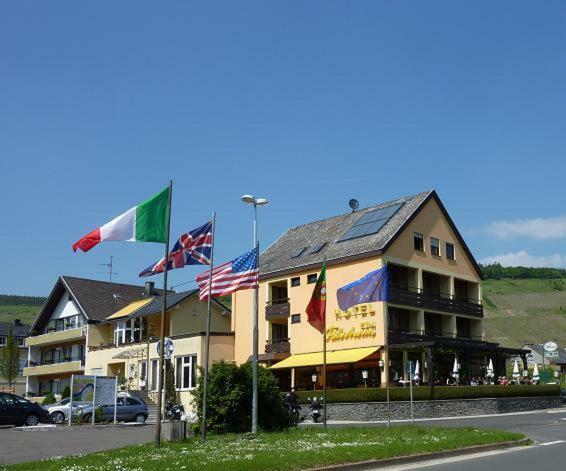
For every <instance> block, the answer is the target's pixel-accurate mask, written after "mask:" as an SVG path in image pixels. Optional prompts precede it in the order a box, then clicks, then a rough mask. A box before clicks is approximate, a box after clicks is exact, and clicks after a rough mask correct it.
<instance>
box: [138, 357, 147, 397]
mask: <svg viewBox="0 0 566 471" xmlns="http://www.w3.org/2000/svg"><path fill="white" fill-rule="evenodd" d="M138 370H139V372H140V376H139V383H138V386H139V389H140V391H143V390H145V389H146V387H147V361H145V360H143V361H140V362H139V365H138Z"/></svg>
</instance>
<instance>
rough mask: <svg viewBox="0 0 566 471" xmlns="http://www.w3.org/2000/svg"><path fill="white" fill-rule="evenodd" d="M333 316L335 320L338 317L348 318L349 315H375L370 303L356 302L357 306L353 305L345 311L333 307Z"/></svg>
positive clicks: (338, 318)
mask: <svg viewBox="0 0 566 471" xmlns="http://www.w3.org/2000/svg"><path fill="white" fill-rule="evenodd" d="M334 316H336V320H340V319H350V318H351V317H358V316H360V317H367V316H375V310H374V309H373V307H372V305H371V304H358V305H357V306H353V307H351V308H350V309H348V310H346V311H342V310H341V309H339V308H336V309H334Z"/></svg>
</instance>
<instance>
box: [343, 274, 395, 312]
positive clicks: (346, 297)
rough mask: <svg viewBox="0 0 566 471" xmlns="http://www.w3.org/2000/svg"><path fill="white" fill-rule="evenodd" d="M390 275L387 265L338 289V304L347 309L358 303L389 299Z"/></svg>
mask: <svg viewBox="0 0 566 471" xmlns="http://www.w3.org/2000/svg"><path fill="white" fill-rule="evenodd" d="M388 287H389V277H388V273H387V265H386V266H384V267H383V268H380V269H379V270H374V271H372V272H370V273H368V274H367V275H366V276H364V277H363V278H360V279H359V280H356V281H354V282H352V283H350V284H349V285H346V286H343V287H342V288H339V289H338V292H337V293H336V296H337V298H338V306H340V309H342V310H343V311H345V310H346V309H349V308H351V307H352V306H355V305H356V304H362V303H369V302H373V301H387V293H388Z"/></svg>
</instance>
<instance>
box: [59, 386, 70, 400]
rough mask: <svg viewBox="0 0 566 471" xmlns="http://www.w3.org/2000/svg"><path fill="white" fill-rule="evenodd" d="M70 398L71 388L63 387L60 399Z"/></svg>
mask: <svg viewBox="0 0 566 471" xmlns="http://www.w3.org/2000/svg"><path fill="white" fill-rule="evenodd" d="M70 396H71V388H70V387H69V386H65V389H63V392H62V393H61V399H67V398H68V397H70Z"/></svg>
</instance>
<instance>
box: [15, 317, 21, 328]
mask: <svg viewBox="0 0 566 471" xmlns="http://www.w3.org/2000/svg"><path fill="white" fill-rule="evenodd" d="M21 325H22V321H20V320H19V319H14V327H19V326H21Z"/></svg>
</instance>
